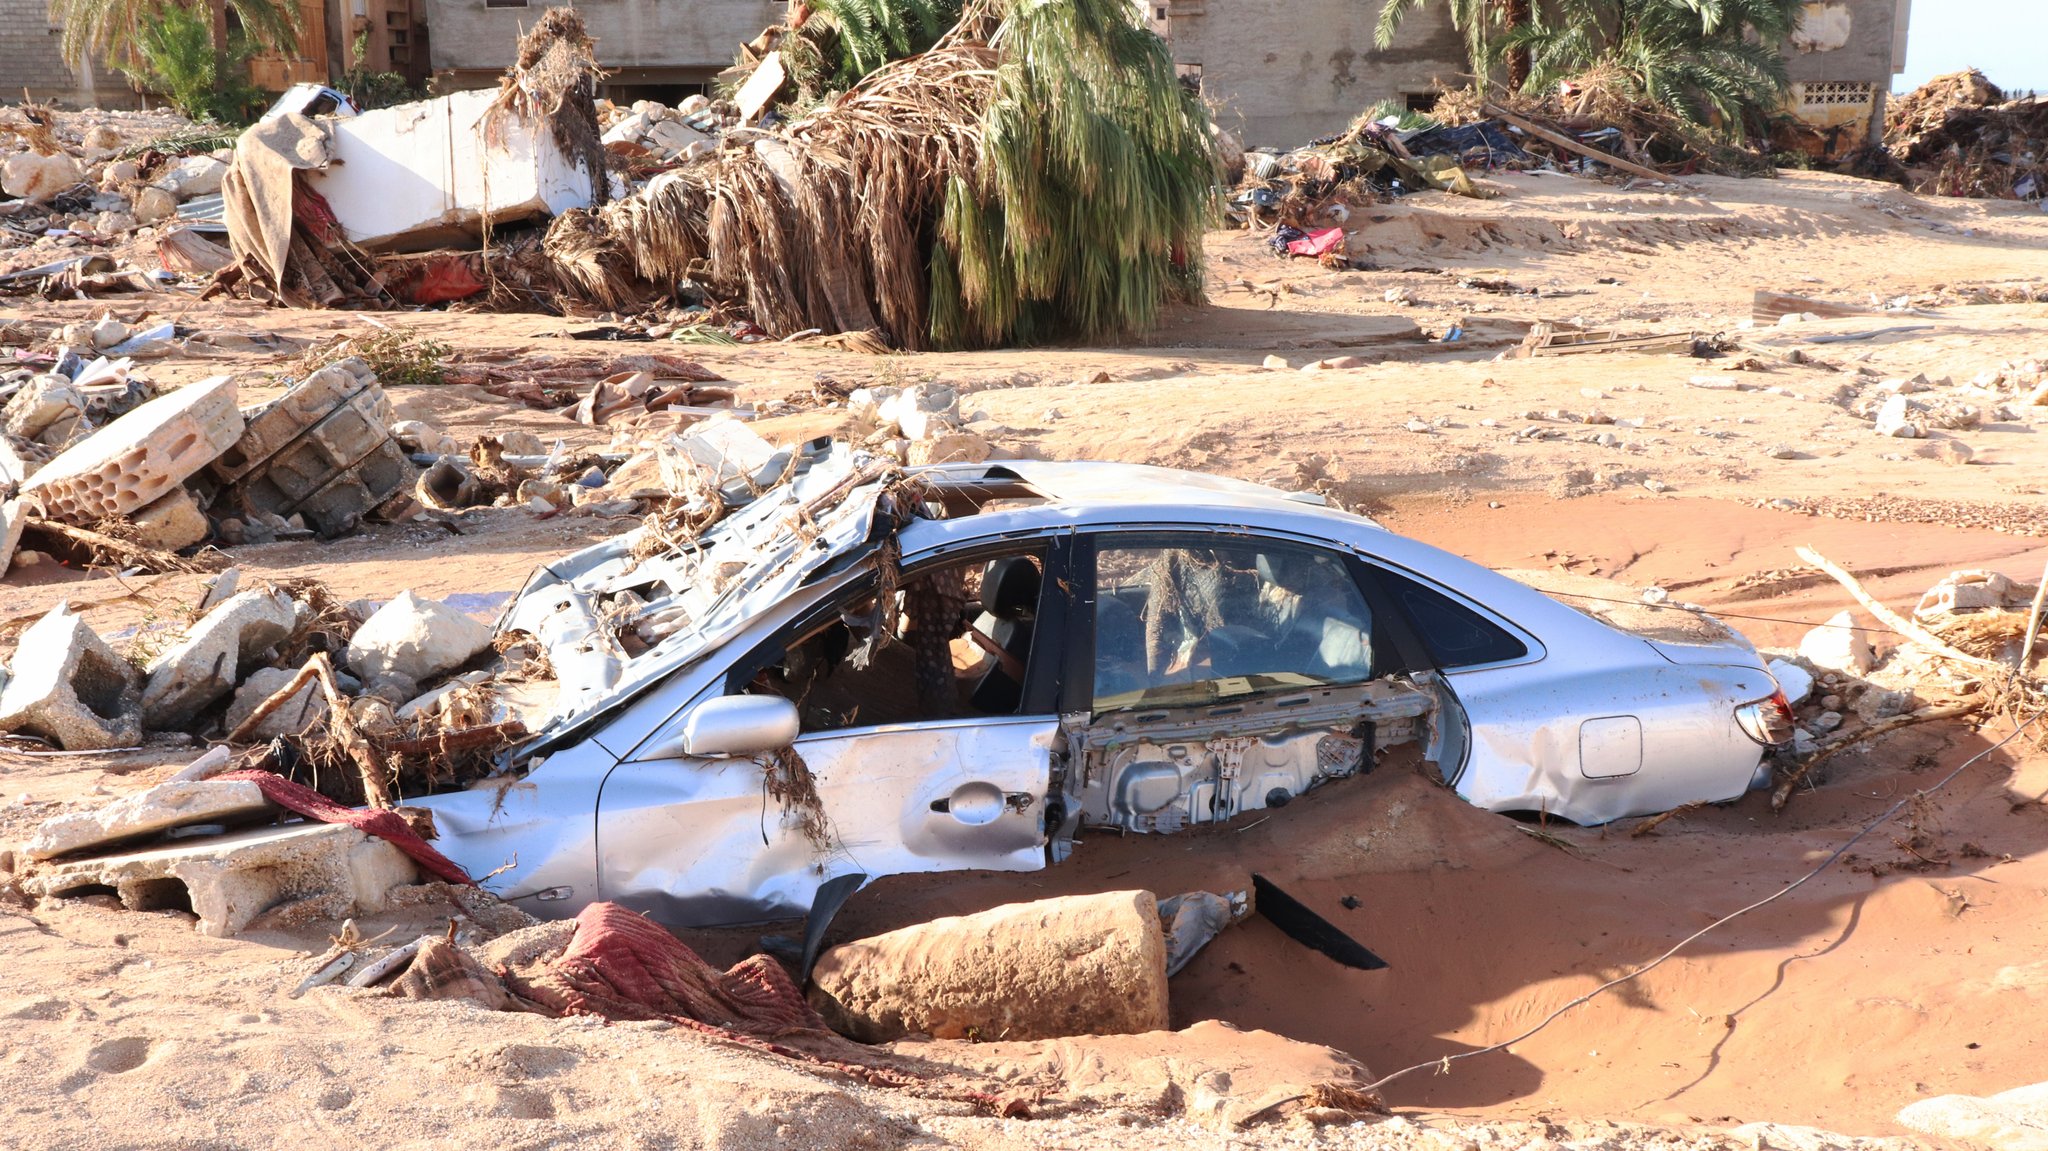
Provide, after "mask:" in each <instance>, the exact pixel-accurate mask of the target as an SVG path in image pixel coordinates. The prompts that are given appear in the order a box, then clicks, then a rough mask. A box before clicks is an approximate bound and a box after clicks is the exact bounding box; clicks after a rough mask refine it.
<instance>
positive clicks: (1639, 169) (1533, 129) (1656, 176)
mask: <svg viewBox="0 0 2048 1151" xmlns="http://www.w3.org/2000/svg"><path fill="white" fill-rule="evenodd" d="M1486 114H1487V115H1489V116H1492V117H1494V118H1496V119H1499V120H1504V121H1506V122H1507V123H1509V124H1512V125H1514V126H1515V127H1517V128H1520V129H1521V130H1522V131H1524V132H1527V133H1529V134H1530V135H1531V136H1534V137H1536V138H1537V139H1538V140H1545V141H1548V142H1550V143H1552V144H1555V145H1557V146H1558V147H1560V148H1563V149H1564V150H1565V151H1567V152H1577V153H1578V154H1579V155H1581V156H1584V157H1586V158H1587V159H1589V160H1598V161H1600V162H1601V163H1602V164H1605V165H1607V166H1608V167H1610V168H1615V169H1618V170H1620V171H1623V172H1627V173H1628V174H1629V175H1631V176H1641V177H1643V178H1644V179H1647V180H1657V181H1660V182H1663V183H1667V184H1680V183H1682V182H1681V181H1679V180H1676V179H1674V178H1672V177H1671V176H1668V175H1666V174H1664V173H1663V172H1659V171H1658V170H1657V169H1655V168H1645V167H1643V166H1642V165H1641V164H1637V163H1634V162H1632V161H1629V160H1624V159H1622V158H1621V157H1619V156H1610V155H1608V154H1607V153H1605V152H1602V151H1601V150H1600V149H1598V148H1590V147H1587V146H1586V145H1584V144H1581V143H1579V142H1578V141H1577V140H1574V139H1572V138H1571V137H1569V136H1564V135H1560V134H1559V133H1556V132H1553V131H1551V130H1550V129H1548V128H1545V127H1542V126H1541V125H1538V124H1535V123H1532V122H1530V121H1528V120H1524V119H1523V118H1522V117H1520V116H1517V115H1515V114H1514V113H1513V112H1509V111H1507V110H1506V109H1504V108H1501V107H1499V106H1498V105H1495V104H1488V105H1486ZM1687 186H1689V185H1687Z"/></svg>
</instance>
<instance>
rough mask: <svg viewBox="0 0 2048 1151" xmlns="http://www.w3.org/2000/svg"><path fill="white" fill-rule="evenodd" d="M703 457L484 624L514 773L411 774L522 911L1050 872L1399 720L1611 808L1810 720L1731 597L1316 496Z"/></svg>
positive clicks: (1232, 801)
mask: <svg viewBox="0 0 2048 1151" xmlns="http://www.w3.org/2000/svg"><path fill="white" fill-rule="evenodd" d="M702 482H703V497H702V499H701V501H700V505H701V507H702V508H711V509H715V510H713V511H711V512H710V514H707V515H705V516H703V517H701V518H699V519H697V520H695V521H693V522H696V523H698V524H699V525H700V526H699V528H698V529H697V530H695V531H694V532H691V531H680V532H677V533H673V534H668V533H664V532H662V530H661V529H660V528H659V527H658V526H657V527H649V528H643V529H641V530H640V531H638V532H635V533H632V534H629V535H627V536H623V537H620V538H618V539H615V540H611V541H607V542H605V543H603V544H599V545H597V546H595V547H592V548H589V549H586V550H585V551H582V552H580V553H577V554H575V555H572V556H569V557H567V558H565V559H564V560H562V561H560V562H558V563H555V564H552V565H549V566H548V567H546V568H544V569H542V570H541V571H539V572H537V573H536V574H535V576H534V578H533V579H532V580H531V581H530V582H529V583H528V585H527V587H526V588H525V590H523V591H522V592H521V593H520V595H519V596H518V598H517V599H516V600H514V601H513V603H512V605H511V606H510V607H509V609H508V610H507V612H506V615H505V617H504V619H503V620H502V621H501V623H500V625H499V626H500V629H501V631H504V632H507V633H516V634H518V635H521V636H524V637H531V642H533V643H534V644H536V645H537V646H538V647H539V648H540V649H541V650H542V651H544V652H545V653H546V655H547V657H548V660H549V662H550V663H551V664H552V667H553V670H554V673H555V676H556V678H557V680H558V681H559V695H558V697H557V699H556V701H555V703H554V707H553V711H552V712H551V713H550V715H549V717H548V718H547V719H546V721H545V722H544V723H543V724H542V725H541V727H540V728H539V730H538V733H537V737H536V738H535V739H534V740H533V741H532V742H530V743H529V744H527V745H526V746H525V747H523V748H521V749H519V750H518V752H517V754H516V756H515V757H514V759H513V761H512V762H511V763H510V764H508V771H507V772H506V773H505V774H503V775H501V776H499V777H497V778H494V779H491V780H486V781H483V782H480V783H478V784H476V785H474V786H473V787H472V788H471V789H470V790H467V791H463V792H456V793H452V794H444V795H436V796H430V797H426V798H424V799H422V800H420V801H419V802H420V803H421V804H422V805H424V806H428V807H431V808H432V809H433V810H434V812H435V815H436V822H437V825H438V828H439V831H440V840H439V844H438V846H440V847H441V848H442V849H443V850H444V851H445V852H447V854H449V855H450V856H452V857H454V858H455V859H456V860H457V861H458V862H460V863H462V864H463V865H464V866H466V867H468V868H469V869H470V870H471V872H472V873H473V874H477V875H484V874H486V873H494V874H492V875H491V878H490V879H489V881H488V886H490V887H492V888H493V889H494V890H496V891H497V892H498V893H500V894H501V895H503V896H505V897H506V898H508V899H512V900H517V901H520V903H521V904H522V905H523V906H526V907H528V908H529V909H530V910H532V911H534V912H535V913H537V914H543V915H562V914H568V913H571V912H573V911H575V910H576V909H578V908H580V907H582V906H583V905H584V904H587V903H590V902H592V901H595V900H599V899H607V900H615V901H617V902H620V903H623V904H626V905H628V906H631V907H635V908H638V909H640V910H644V911H647V912H649V913H650V914H652V915H654V916H655V917H656V918H658V919H661V920H663V921H665V922H669V923H672V924H676V925H680V926H702V925H714V924H731V923H743V922H755V921H762V920H768V919H774V918H781V917H792V916H797V915H801V914H803V913H804V912H805V911H806V910H807V909H809V908H810V907H811V905H812V901H813V899H814V897H815V896H816V895H817V893H818V891H819V888H820V887H821V886H822V885H823V884H825V883H826V882H827V881H828V880H831V879H833V878H834V877H838V876H847V875H866V876H882V875H890V874H904V873H911V872H930V871H949V870H961V869H988V870H998V871H1032V870H1036V869H1039V868H1043V867H1046V866H1048V864H1051V863H1054V862H1057V861H1059V860H1061V859H1063V858H1065V857H1066V856H1067V855H1068V854H1069V853H1070V852H1071V851H1072V850H1073V849H1074V846H1075V840H1076V838H1077V836H1078V835H1079V834H1080V833H1081V832H1082V831H1083V830H1084V829H1086V828H1090V827H1116V828H1121V829H1124V830H1126V831H1132V832H1160V833H1164V832H1172V831H1176V830H1178V829H1180V828H1183V827H1187V826H1189V825H1192V824H1200V823H1211V822H1216V821H1220V820H1228V819H1231V818H1233V817H1236V816H1239V815H1242V814H1244V813H1246V812H1250V811H1257V810H1260V809H1265V808H1274V807H1279V806H1281V805H1282V804H1285V803H1287V802H1288V801H1289V800H1290V799H1291V798H1292V797H1294V796H1296V795H1299V794H1301V793H1302V792H1304V791H1306V790H1308V789H1310V788H1312V787H1316V786H1319V785H1322V784H1325V783H1328V782H1330V781H1333V780H1340V779H1344V778H1346V777H1349V776H1352V775H1356V774H1359V773H1361V772H1365V771H1368V770H1370V769H1371V768H1372V766H1373V764H1374V762H1375V758H1376V757H1377V756H1379V755H1380V754H1382V753H1383V752H1385V751H1386V750H1387V749H1389V748H1392V747H1395V746H1397V745H1401V744H1415V745H1418V746H1419V749H1420V752H1421V754H1422V756H1423V757H1424V759H1425V760H1426V761H1427V762H1428V763H1429V764H1431V765H1433V767H1434V770H1435V771H1436V773H1437V774H1438V775H1439V777H1440V778H1441V779H1442V781H1443V782H1444V783H1445V784H1446V785H1447V786H1449V787H1451V788H1454V789H1455V790H1456V791H1457V792H1458V794H1460V795H1462V796H1464V797H1465V798H1466V799H1468V800H1470V801H1471V802H1472V803H1475V804H1477V805H1479V806H1481V807H1484V808H1488V809H1491V810H1495V811H1502V812H1522V811H1526V812H1542V813H1546V814H1547V815H1548V816H1550V817H1553V818H1561V819H1566V820H1571V821H1575V822H1578V823H1586V824H1593V823H1601V822H1605V821H1608V820H1613V819H1616V818H1619V817H1622V816H1628V815H1639V814H1646V813H1650V812H1655V811H1662V810H1667V809H1669V808H1672V807H1675V806H1678V805H1680V804H1685V803H1691V802H1695V801H1710V802H1711V801H1723V800H1730V799H1734V798H1736V797H1738V796H1740V795H1742V794H1743V793H1744V792H1745V791H1746V790H1748V789H1749V788H1750V786H1751V785H1752V782H1753V780H1754V779H1755V778H1756V777H1757V776H1758V774H1759V764H1760V761H1761V759H1762V756H1763V754H1764V752H1765V751H1766V749H1767V748H1768V747H1769V746H1770V745H1771V744H1773V743H1774V742H1776V741H1778V740H1780V739H1782V738H1784V737H1785V736H1786V735H1788V734H1789V709H1788V708H1787V707H1786V706H1785V703H1784V699H1783V697H1782V695H1780V694H1779V693H1778V689H1777V685H1776V684H1775V683H1774V682H1773V680H1772V678H1771V676H1770V674H1769V673H1768V672H1767V671H1766V670H1765V666H1764V663H1763V661H1762V660H1761V659H1760V658H1759V657H1758V655H1757V653H1756V651H1755V650H1754V649H1753V648H1752V647H1751V646H1750V645H1749V644H1748V643H1747V642H1745V641H1744V640H1743V639H1741V638H1740V637H1739V636H1737V635H1735V634H1734V633H1733V632H1731V631H1728V630H1727V629H1726V628H1723V627H1721V626H1720V625H1719V624H1718V623H1716V622H1714V621H1712V620H1710V619H1707V618H1705V617H1702V616H1695V615H1691V614H1689V613H1683V612H1670V613H1667V614H1670V615H1676V616H1681V617H1683V619H1684V620H1685V621H1686V622H1687V624H1688V627H1686V628H1681V629H1678V630H1677V631H1676V633H1674V634H1669V635H1665V636H1663V637H1661V638H1646V637H1645V636H1644V635H1640V634H1635V633H1633V632H1630V631H1627V630H1623V629H1621V628H1618V627H1616V626H1612V625H1611V624H1610V623H1608V622H1603V621H1602V620H1601V619H1598V618H1595V617H1594V616H1592V615H1590V614H1587V613H1584V612H1581V611H1579V610H1575V609H1573V608H1570V607H1566V606H1564V605H1563V604H1562V603H1560V602H1559V601H1557V600H1555V599H1552V598H1550V597H1548V596H1546V595H1544V594H1542V593H1540V592H1538V591H1535V590H1533V589H1532V588H1530V587H1528V586H1526V585H1524V584H1521V583H1518V582H1516V581H1514V580H1512V579H1509V578H1507V577H1505V576H1502V575H1499V574H1497V573H1495V572H1492V571H1489V570H1487V569H1485V568H1482V567H1479V566H1477V565H1475V564H1472V563H1469V562H1467V561H1465V560H1462V559H1459V558H1457V557H1456V556H1452V555H1449V554H1447V553H1445V552H1442V551H1439V550H1437V549H1435V548H1431V547H1428V546H1426V545H1424V544H1420V543H1417V542H1415V541H1413V540H1409V539H1405V538H1402V537H1401V536H1398V535H1395V534H1394V533H1392V532H1390V531H1387V530H1386V529H1384V528H1382V527H1380V526H1378V525H1377V524H1375V523H1373V522H1372V521H1370V520H1367V519H1364V518H1361V517H1359V516H1355V515H1350V514H1347V513H1342V512H1338V511H1335V510H1332V509H1330V508H1327V507H1324V506H1321V503H1320V501H1319V500H1318V499H1317V497H1314V496H1312V495H1300V494H1292V495H1290V494H1284V493H1281V492H1277V491H1274V490H1271V489H1268V488H1264V487H1260V486H1257V485H1254V484H1249V483H1243V482H1239V481H1232V480H1224V479H1219V478H1216V477H1212V476H1205V475H1197V474H1192V473H1185V472H1177V471H1170V470H1165V469H1159V468H1150V467H1137V466H1127V465H1119V464H1094V463H1039V462H1024V461H1016V462H1002V463H988V464H977V465H973V466H965V465H941V466H936V467H930V468H922V469H910V470H908V471H905V470H904V469H901V468H899V467H896V466H895V465H893V464H892V463H889V462H887V461H884V460H879V459H876V458H875V457H871V456H867V455H864V454H861V453H859V452H856V451H854V450H853V449H851V448H849V447H847V446H846V445H843V444H830V443H826V442H823V441H820V442H817V443H813V444H810V445H806V446H804V447H802V448H791V449H784V450H783V451H782V452H781V453H779V454H778V455H776V456H775V457H773V458H770V459H754V460H748V461H746V463H745V464H744V466H741V467H738V468H735V467H734V466H733V465H732V464H731V462H730V461H724V460H719V461H714V463H713V466H712V467H711V468H710V470H709V471H708V472H706V473H705V475H704V477H703V479H702ZM684 518H685V519H687V518H688V517H687V516H685V517H684ZM707 521H708V522H710V526H708V527H704V526H701V525H702V524H704V523H705V522H707ZM839 886H840V887H843V886H844V884H841V885H839Z"/></svg>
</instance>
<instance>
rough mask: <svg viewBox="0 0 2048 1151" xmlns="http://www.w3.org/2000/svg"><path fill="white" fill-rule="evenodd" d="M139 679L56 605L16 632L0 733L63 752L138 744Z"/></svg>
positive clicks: (0, 699) (1, 693) (1, 700)
mask: <svg viewBox="0 0 2048 1151" xmlns="http://www.w3.org/2000/svg"><path fill="white" fill-rule="evenodd" d="M141 703H142V675H141V673H140V672H138V671H136V670H135V668H134V666H133V665H132V664H130V663H129V662H128V661H127V660H125V659H122V658H121V657H120V656H118V655H116V654H114V649H113V648H110V647H108V646H107V643H106V641H105V640H103V639H101V638H100V637H99V636H98V634H96V633H95V632H94V631H93V630H92V628H90V627H88V626H86V623H85V621H84V620H82V619H80V618H79V617H78V616H77V615H76V614H74V613H73V612H72V611H71V609H70V607H69V606H68V605H65V604H58V605H57V606H56V607H55V608H54V609H52V610H51V611H50V612H49V613H48V614H47V615H45V616H43V618H41V619H39V620H37V621H36V622H35V623H33V624H30V625H29V627H28V630H26V631H24V632H22V633H21V639H20V641H19V643H18V645H17V646H16V648H15V653H14V667H13V674H12V675H11V676H10V677H9V678H8V679H7V681H6V688H5V689H4V690H0V731H12V732H24V733H27V734H29V735H34V736H40V737H41V738H43V739H46V740H49V741H50V742H51V743H54V744H56V745H57V746H58V747H60V748H62V749H64V750H65V751H104V750H106V749H108V748H115V747H135V746H136V745H138V744H140V743H141V742H142V714H141V712H142V708H141Z"/></svg>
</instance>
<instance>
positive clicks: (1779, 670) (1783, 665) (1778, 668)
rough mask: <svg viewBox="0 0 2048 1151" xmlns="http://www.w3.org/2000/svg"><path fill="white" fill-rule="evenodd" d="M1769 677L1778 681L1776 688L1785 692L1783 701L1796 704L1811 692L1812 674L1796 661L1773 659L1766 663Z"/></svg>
mask: <svg viewBox="0 0 2048 1151" xmlns="http://www.w3.org/2000/svg"><path fill="white" fill-rule="evenodd" d="M1768 666H1769V667H1770V669H1771V678H1772V679H1775V680H1777V681H1778V690H1779V691H1782V692H1784V693H1785V701H1786V702H1787V703H1790V704H1793V705H1794V706H1797V705H1798V704H1800V703H1802V702H1804V701H1805V699H1806V697H1807V696H1809V695H1812V694H1813V676H1812V675H1811V674H1810V673H1808V672H1807V670H1806V669H1805V668H1803V667H1800V666H1799V665H1798V664H1796V663H1790V662H1787V661H1785V660H1782V659H1774V660H1772V661H1771V662H1770V664H1769V665H1768Z"/></svg>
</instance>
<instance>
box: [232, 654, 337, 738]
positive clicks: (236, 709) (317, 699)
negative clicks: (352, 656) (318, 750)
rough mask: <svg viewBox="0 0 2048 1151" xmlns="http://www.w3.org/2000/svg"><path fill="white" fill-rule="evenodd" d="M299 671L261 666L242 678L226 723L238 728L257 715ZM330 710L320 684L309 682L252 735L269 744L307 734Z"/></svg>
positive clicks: (264, 720) (323, 719)
mask: <svg viewBox="0 0 2048 1151" xmlns="http://www.w3.org/2000/svg"><path fill="white" fill-rule="evenodd" d="M297 674H298V673H297V672H295V671H293V670H292V669H290V668H285V667H266V668H259V669H257V670H256V671H254V672H251V673H250V674H249V678H248V679H245V680H243V681H242V686H240V687H238V688H236V689H235V698H234V699H233V700H232V701H230V702H229V704H228V714H227V718H226V719H225V720H224V721H223V726H224V727H225V728H226V730H228V731H234V730H235V729H236V728H239V727H241V726H242V722H243V721H244V720H246V719H248V718H249V717H250V716H251V715H253V714H255V711H256V709H257V708H258V707H259V706H261V705H262V703H263V701H264V700H266V699H269V698H270V697H271V696H273V695H276V694H277V693H278V692H280V691H283V690H284V686H285V684H287V683H290V682H291V680H292V677H293V676H295V675H297ZM327 713H328V707H327V695H326V693H325V692H323V691H321V690H320V685H319V684H318V683H313V682H308V683H307V684H306V685H305V686H304V687H301V688H300V689H299V690H298V691H296V692H294V693H293V694H292V697H291V698H290V699H288V700H286V701H285V702H284V703H283V704H281V705H279V707H278V708H277V710H276V711H273V712H271V713H270V714H269V715H267V716H265V717H263V721H262V722H261V723H259V724H257V725H256V727H255V730H253V731H252V732H250V738H251V739H253V740H257V741H260V742H264V743H268V742H270V741H271V740H273V739H276V738H278V737H279V736H283V735H304V734H305V733H306V731H307V729H309V728H311V727H312V726H313V725H314V724H316V723H320V722H323V721H325V720H326V718H327Z"/></svg>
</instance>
